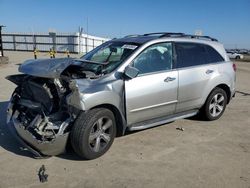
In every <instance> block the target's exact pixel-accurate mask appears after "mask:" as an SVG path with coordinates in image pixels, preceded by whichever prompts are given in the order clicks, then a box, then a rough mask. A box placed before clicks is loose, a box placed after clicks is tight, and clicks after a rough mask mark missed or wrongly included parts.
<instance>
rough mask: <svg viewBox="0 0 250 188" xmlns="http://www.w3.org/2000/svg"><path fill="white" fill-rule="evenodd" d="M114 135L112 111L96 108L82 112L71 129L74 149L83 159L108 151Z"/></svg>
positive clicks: (92, 157) (114, 126) (98, 155)
mask: <svg viewBox="0 0 250 188" xmlns="http://www.w3.org/2000/svg"><path fill="white" fill-rule="evenodd" d="M115 135H116V124H115V118H114V115H113V113H112V112H111V111H110V110H108V109H105V108H97V109H93V110H90V111H89V112H87V113H82V114H80V116H79V117H78V118H77V120H76V122H75V124H74V126H73V129H72V131H71V143H72V147H73V149H74V151H75V152H76V153H77V154H78V155H79V156H81V157H83V158H85V159H95V158H97V157H100V156H101V155H103V154H104V153H105V152H107V151H108V149H109V148H110V146H111V145H112V143H113V141H114V138H115Z"/></svg>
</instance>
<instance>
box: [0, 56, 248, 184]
mask: <svg viewBox="0 0 250 188" xmlns="http://www.w3.org/2000/svg"><path fill="white" fill-rule="evenodd" d="M5 54H6V55H7V56H9V58H10V61H11V64H8V65H0V118H1V119H0V188H6V187H20V188H21V187H24V188H26V187H43V188H44V187H72V188H73V187H114V188H117V187H119V188H120V187H121V188H122V187H136V188H137V187H138V188H140V187H191V188H196V187H197V188H200V187H210V188H211V187H225V188H229V187H232V188H236V187H237V188H240V187H246V188H250V81H249V79H250V63H246V62H237V67H238V69H237V93H236V97H235V98H234V99H233V100H232V102H231V103H230V104H229V105H228V106H227V109H226V111H225V113H224V115H223V116H222V117H221V119H219V120H217V121H213V122H205V121H198V120H192V119H184V120H178V121H175V122H173V123H169V124H167V125H166V126H159V127H156V128H152V129H148V130H144V131H139V132H136V133H133V134H128V135H126V136H123V137H119V138H116V139H115V142H114V144H113V146H112V147H111V149H110V150H109V151H108V152H107V153H106V154H105V155H104V156H103V157H101V158H98V159H96V160H92V161H84V160H81V159H79V158H78V157H77V156H76V155H75V154H74V153H73V152H72V151H69V152H68V153H67V154H63V155H60V156H55V157H51V158H48V159H34V158H32V157H31V155H30V153H29V152H28V151H26V150H22V148H21V146H20V145H19V144H18V143H17V142H16V141H15V140H14V139H13V138H12V136H11V135H10V133H9V132H8V130H7V128H6V125H5V118H6V113H5V111H6V106H7V103H8V100H9V97H10V95H11V93H12V91H13V89H14V87H15V86H14V84H12V83H10V82H9V81H7V80H5V79H4V77H5V76H7V75H9V74H14V73H17V68H18V65H17V64H19V63H22V62H23V61H24V60H25V59H28V58H32V53H27V52H6V53H5ZM61 56H65V54H61ZM40 57H43V58H44V57H48V54H40ZM177 127H183V128H184V131H179V130H176V128H177ZM43 164H44V165H45V168H46V173H47V174H48V175H49V176H48V182H46V183H40V182H39V178H38V175H37V174H38V169H39V168H40V167H41V166H42V165H43Z"/></svg>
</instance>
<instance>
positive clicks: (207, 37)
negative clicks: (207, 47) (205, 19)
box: [183, 35, 218, 41]
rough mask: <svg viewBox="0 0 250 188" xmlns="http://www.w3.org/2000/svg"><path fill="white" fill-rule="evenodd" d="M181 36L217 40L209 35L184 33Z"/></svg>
mask: <svg viewBox="0 0 250 188" xmlns="http://www.w3.org/2000/svg"><path fill="white" fill-rule="evenodd" d="M183 37H190V38H196V39H207V40H211V41H218V40H217V39H215V38H212V37H209V36H199V35H184V36H183Z"/></svg>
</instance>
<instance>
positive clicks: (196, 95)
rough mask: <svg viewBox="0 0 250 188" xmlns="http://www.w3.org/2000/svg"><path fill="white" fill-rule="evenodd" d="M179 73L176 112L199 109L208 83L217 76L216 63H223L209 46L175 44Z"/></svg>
mask: <svg viewBox="0 0 250 188" xmlns="http://www.w3.org/2000/svg"><path fill="white" fill-rule="evenodd" d="M175 50H176V55H177V69H178V73H179V88H178V104H177V107H176V112H182V111H187V110H191V109H195V108H200V107H201V105H202V104H201V102H202V101H203V100H202V96H203V93H204V91H205V89H206V86H207V84H208V82H209V81H210V80H211V79H212V78H213V77H214V76H215V75H216V74H218V70H217V65H216V63H217V62H221V61H224V59H223V58H222V57H221V55H220V54H219V53H218V52H217V51H216V50H215V49H213V48H212V47H211V46H208V45H205V44H200V43H189V42H187V43H184V42H182V43H178V42H177V43H175Z"/></svg>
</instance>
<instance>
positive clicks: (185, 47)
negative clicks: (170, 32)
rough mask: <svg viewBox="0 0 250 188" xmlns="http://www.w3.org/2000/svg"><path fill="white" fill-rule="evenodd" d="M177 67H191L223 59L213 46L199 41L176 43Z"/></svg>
mask: <svg viewBox="0 0 250 188" xmlns="http://www.w3.org/2000/svg"><path fill="white" fill-rule="evenodd" d="M176 55H177V67H178V68H181V67H189V66H196V65H204V64H208V63H215V62H220V61H223V60H224V59H223V58H222V57H221V55H220V54H219V53H218V52H217V51H216V50H215V49H213V48H212V47H210V46H207V45H204V44H197V43H176Z"/></svg>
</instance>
